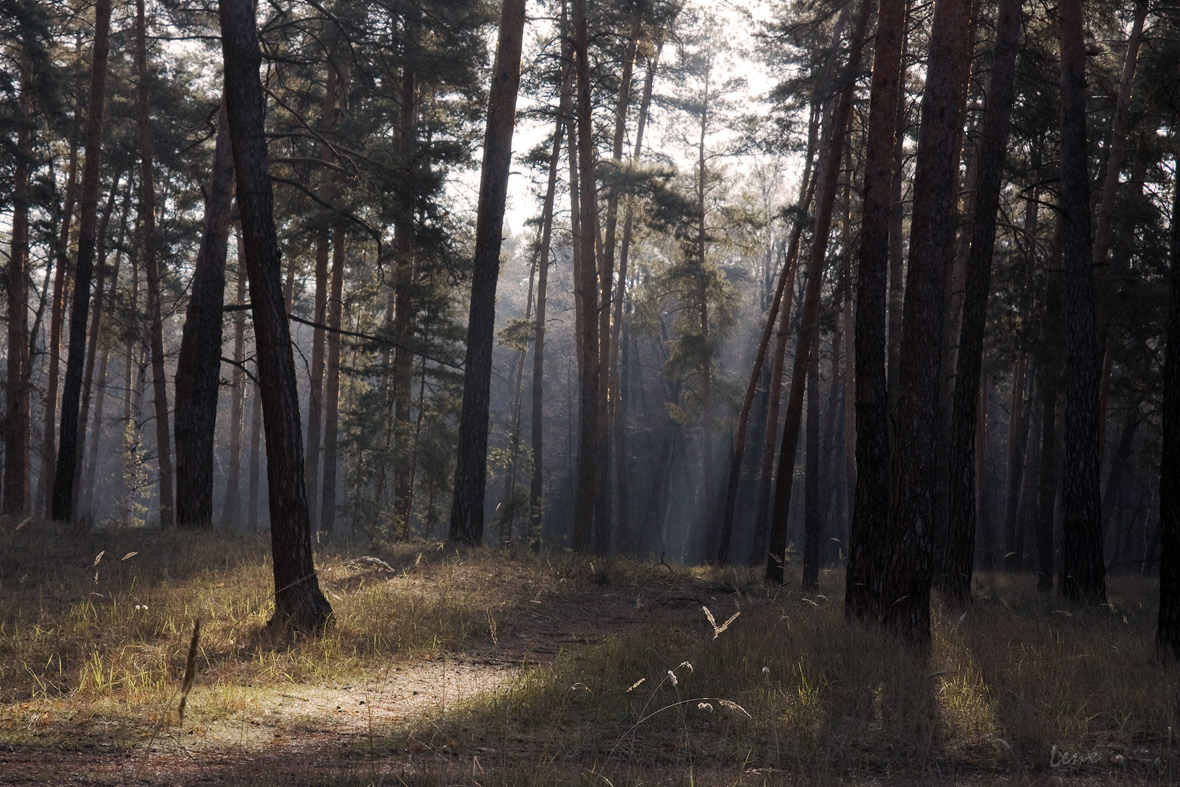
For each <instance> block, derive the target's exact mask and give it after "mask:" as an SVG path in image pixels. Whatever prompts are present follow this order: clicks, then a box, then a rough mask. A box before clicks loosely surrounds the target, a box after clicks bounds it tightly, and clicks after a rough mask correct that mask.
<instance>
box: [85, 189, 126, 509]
mask: <svg viewBox="0 0 1180 787" xmlns="http://www.w3.org/2000/svg"><path fill="white" fill-rule="evenodd" d="M120 180H121V178H119V177H117V178H115V182H114V185H112V186H111V193H110V195H109V196H108V198H107V205H106V209H105V210H104V211H103V214H102V220H101V221H100V222H99V228H98V247H97V249H96V252H95V255H94V257H95V263H96V266H97V268H98V272H97V274H96V275H95V277H94V307H93V316H92V317H91V324H90V331H89V334H90V335H89V336H88V337H87V339H86V360H85V366H84V371H83V373H82V403H81V406H79V408H78V450H77V456H78V467H77V468H76V469H75V471H74V508H75V510H78V511H80V510H81V509H82V508H83V501H82V497H81V492H82V479H83V477H84V476H85V475H86V463H85V461H84V460H85V458H86V434H87V427H88V426H89V423H90V400H91V398H92V395H93V392H94V364H95V361H96V360H97V359H98V333H99V330H100V329H101V326H102V312H103V306H104V305H105V304H104V299H103V295H104V294H105V293H104V288H105V287H106V259H107V238H108V233H109V231H110V224H111V215H112V214H113V213H114V212H115V197H116V195H117V193H118V191H119V181H120ZM127 197H130V192H128V194H127ZM129 202H130V200H129V199H127V198H125V199H124V203H123V223H124V224H126V222H127V213H128V211H129V210H130V205H129ZM120 235H122V232H121V231H120ZM96 439H97V436H96ZM88 513H89V512H88Z"/></svg>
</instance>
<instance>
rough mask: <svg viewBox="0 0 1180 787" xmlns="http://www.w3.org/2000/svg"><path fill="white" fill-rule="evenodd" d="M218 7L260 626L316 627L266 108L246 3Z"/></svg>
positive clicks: (325, 611)
mask: <svg viewBox="0 0 1180 787" xmlns="http://www.w3.org/2000/svg"><path fill="white" fill-rule="evenodd" d="M219 10H220V20H221V42H222V52H223V54H224V62H225V102H226V106H227V107H228V109H229V128H230V136H231V139H232V141H233V154H234V173H235V177H236V181H237V197H238V208H239V210H240V212H241V221H242V237H243V240H244V242H245V247H246V265H247V268H248V271H249V275H250V305H251V309H252V312H253V316H254V328H255V335H256V336H257V338H258V342H257V343H258V347H257V352H258V372H259V382H260V388H261V393H262V405H263V407H264V408H265V411H266V412H265V415H266V418H265V429H266V450H267V488H268V492H269V494H270V533H271V551H272V554H273V559H274V580H275V596H274V603H275V611H274V616H273V617H272V618H271V621H270V623H269V624H268V625H270V626H272V627H275V628H278V629H286V628H288V627H289V628H292V629H296V630H302V631H318V630H320V629H322V628H323V627H324V626H325V625H326V624H327V623H328V620H329V618H330V616H331V614H332V607H331V606H330V605H329V604H328V600H327V599H326V598H325V597H324V594H323V593H321V592H320V587H319V581H318V579H317V578H316V573H315V565H314V563H313V560H312V552H311V520H310V517H309V515H308V511H307V494H306V491H305V489H304V474H303V471H304V467H303V441H302V434H303V430H302V429H301V428H300V425H299V394H298V392H297V390H296V387H295V364H294V359H293V358H292V354H291V336H290V329H289V327H288V324H287V314H286V308H285V305H284V303H283V294H282V290H281V287H280V280H279V277H280V253H279V244H278V239H277V237H276V235H275V226H274V195H273V192H272V189H271V183H270V176H269V173H268V171H267V166H268V160H267V152H266V138H265V136H264V134H263V128H264V126H263V120H264V114H265V109H266V107H265V103H264V100H263V95H262V85H261V83H260V82H259V68H260V66H261V61H262V57H261V53H260V51H259V48H258V30H257V27H256V24H255V18H254V10H253V7H252V5H251V4H250V2H248V0H221V3H220V9H219Z"/></svg>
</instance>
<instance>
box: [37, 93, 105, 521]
mask: <svg viewBox="0 0 1180 787" xmlns="http://www.w3.org/2000/svg"><path fill="white" fill-rule="evenodd" d="M78 114H79V115H80V114H81V113H80V112H79V113H78ZM96 188H97V187H96ZM77 194H78V143H77V141H76V140H75V139H71V141H70V158H69V164H68V165H67V173H66V193H65V201H64V202H63V205H62V212H61V218H60V226H59V227H58V232H57V235H56V243H57V248H56V249H55V250H54V252H55V253H54V264H55V265H56V266H57V270H56V271H54V274H53V298H52V304H51V306H50V316H49V336H48V338H47V340H46V343H47V345H48V346H47V347H46V348H45V358H46V363H47V365H48V369H47V370H46V376H47V380H46V384H45V421H44V427H43V429H42V433H41V480H40V487H39V493H38V495H37V496H38V498H39V501H40V502H39V505H40V506H42V510H43V511H44V513H45V515H46V516H49V515H51V514H52V511H53V478H54V471H55V468H56V466H57V447H56V446H57V444H56V443H55V442H54V439H53V435H54V433H55V431H56V430H55V425H56V424H57V421H56V416H57V414H58V392H59V389H60V377H61V335H62V332H63V329H64V324H65V303H66V294H67V292H68V291H69V288H70V273H69V259H68V257H69V249H70V227H71V224H72V223H73V217H74V207H75V203H76V201H77ZM96 199H97V197H96ZM46 276H47V277H48V272H47V273H46Z"/></svg>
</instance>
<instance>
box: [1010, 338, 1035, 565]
mask: <svg viewBox="0 0 1180 787" xmlns="http://www.w3.org/2000/svg"><path fill="white" fill-rule="evenodd" d="M1012 377H1013V379H1012V407H1011V408H1009V410H1008V412H1009V416H1008V478H1007V484H1006V489H1005V493H1004V570H1006V571H1015V572H1019V571H1020V570H1021V557H1020V545H1019V544H1018V543H1017V541H1018V540H1019V536H1020V528H1019V527H1018V520H1017V515H1018V513H1019V510H1020V479H1021V477H1022V476H1023V475H1024V455H1025V454H1024V444H1025V443H1026V442H1027V440H1028V418H1027V417H1026V415H1025V402H1026V401H1027V400H1028V399H1030V398H1031V395H1032V387H1033V379H1032V375H1029V374H1028V357H1027V356H1026V355H1025V354H1023V353H1022V354H1021V355H1020V356H1018V357H1017V359H1016V371H1015V372H1014V373H1013V376H1012Z"/></svg>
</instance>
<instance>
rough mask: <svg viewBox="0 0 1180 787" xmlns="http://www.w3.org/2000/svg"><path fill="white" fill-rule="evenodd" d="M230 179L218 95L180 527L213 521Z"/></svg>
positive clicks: (193, 329) (183, 348)
mask: <svg viewBox="0 0 1180 787" xmlns="http://www.w3.org/2000/svg"><path fill="white" fill-rule="evenodd" d="M140 2H142V0H140ZM233 179H234V163H233V152H232V151H231V150H230V141H229V121H228V119H227V117H226V109H225V102H224V101H223V102H222V106H221V111H220V113H219V114H218V118H217V145H216V149H215V151H214V153H213V171H212V173H210V175H209V186H208V189H207V190H206V197H205V226H204V235H203V236H202V238H201V247H200V249H199V250H198V252H197V268H196V272H195V273H194V274H193V283H192V293H191V295H190V297H189V302H188V309H187V310H186V311H185V318H184V333H183V336H182V338H181V342H180V356H179V358H178V359H177V361H176V524H177V525H178V526H179V527H184V528H203V527H206V528H207V527H213V448H214V442H215V436H216V431H217V386H218V383H219V381H220V371H221V323H222V319H221V315H222V307H223V302H224V299H225V258H226V251H227V246H228V243H229V225H230V208H231V207H232V205H233V193H234V192H233Z"/></svg>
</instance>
